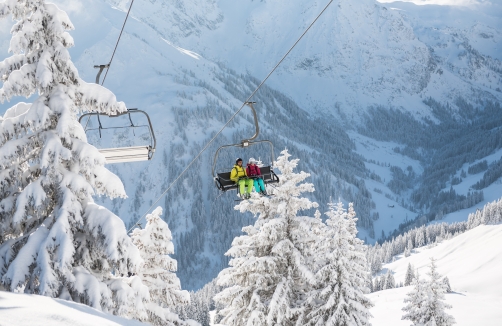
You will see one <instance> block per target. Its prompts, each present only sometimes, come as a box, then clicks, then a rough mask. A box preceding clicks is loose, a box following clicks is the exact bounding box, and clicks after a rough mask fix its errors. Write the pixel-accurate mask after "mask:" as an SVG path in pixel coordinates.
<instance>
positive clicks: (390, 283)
mask: <svg viewBox="0 0 502 326" xmlns="http://www.w3.org/2000/svg"><path fill="white" fill-rule="evenodd" d="M395 287H396V280H395V279H394V275H392V271H391V270H390V269H389V270H387V274H386V275H385V285H384V290H387V289H393V288H395Z"/></svg>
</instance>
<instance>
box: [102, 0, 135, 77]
mask: <svg viewBox="0 0 502 326" xmlns="http://www.w3.org/2000/svg"><path fill="white" fill-rule="evenodd" d="M133 4H134V0H131V4H130V5H129V10H127V15H126V17H125V19H124V23H123V24H122V29H121V30H120V34H119V37H118V38H117V43H115V49H113V53H112V57H111V58H110V62H109V63H108V65H107V67H106V72H105V76H104V77H103V81H102V82H101V86H103V84H104V83H105V79H106V76H107V75H108V70H110V66H111V65H112V61H113V57H114V56H115V52H116V51H117V47H118V46H119V42H120V38H121V37H122V32H123V31H124V28H125V25H126V23H127V18H129V13H130V12H131V9H132V5H133Z"/></svg>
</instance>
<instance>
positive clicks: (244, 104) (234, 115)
mask: <svg viewBox="0 0 502 326" xmlns="http://www.w3.org/2000/svg"><path fill="white" fill-rule="evenodd" d="M132 1H133V2H134V0H132ZM332 2H333V0H330V1H329V3H328V4H327V5H326V6H325V7H324V9H323V10H322V11H321V12H320V13H319V15H317V17H316V18H315V19H314V20H313V21H312V23H311V24H310V25H309V26H308V27H307V29H305V31H304V32H303V34H302V35H301V36H300V37H299V38H298V39H297V40H296V42H295V43H294V44H293V46H291V48H290V49H289V50H288V52H286V54H285V55H284V56H283V57H282V58H281V60H280V61H279V62H278V63H277V64H276V65H275V67H274V68H273V69H272V70H271V71H270V73H269V74H268V75H267V76H266V77H265V79H263V81H262V82H261V83H260V84H259V85H258V87H256V89H255V90H254V91H253V93H251V95H250V96H249V97H248V98H247V99H246V100H245V101H244V103H242V106H241V107H240V108H239V109H238V110H237V111H235V113H234V114H233V115H232V117H230V119H229V120H228V121H227V123H225V124H224V125H223V127H221V129H220V130H219V131H218V132H217V133H216V134H215V135H214V136H213V138H211V140H210V141H209V142H208V143H207V144H206V146H204V148H203V149H202V150H201V151H200V152H199V153H198V154H197V156H195V157H194V159H193V160H192V161H191V162H190V163H189V164H188V165H187V166H186V167H185V169H184V170H183V171H181V173H180V174H179V175H178V177H177V178H176V179H174V180H173V181H172V182H171V184H170V185H169V187H167V189H166V190H165V191H164V192H163V193H162V194H161V195H160V196H159V197H158V198H157V200H155V202H154V203H153V204H152V205H151V206H150V208H148V210H147V211H146V212H145V214H143V215H142V216H141V217H140V218H139V219H138V220H137V221H136V223H134V225H133V226H132V227H131V228H130V229H129V230H127V233H129V232H131V230H132V229H133V228H134V227H135V226H136V225H137V224H138V223H139V222H140V221H141V220H142V219H143V218H144V217H145V216H146V215H147V214H148V212H149V211H150V210H151V209H152V208H153V207H154V206H155V205H156V204H157V203H158V202H159V200H160V199H161V198H162V197H164V195H165V194H166V193H167V192H168V191H169V190H170V189H171V188H172V186H173V185H174V184H175V183H176V182H177V181H178V180H179V179H180V178H181V176H182V175H183V174H185V172H186V171H188V169H189V168H190V167H191V166H192V164H193V163H195V161H196V160H197V159H198V158H199V157H200V156H201V155H202V153H203V152H204V151H205V150H206V149H207V148H208V147H209V145H211V144H212V143H213V142H214V140H215V139H216V137H218V136H219V135H220V134H221V133H222V132H223V130H224V129H225V128H226V127H227V126H228V125H229V124H230V122H232V120H233V119H234V118H235V117H236V116H237V114H239V112H241V111H242V109H243V108H244V107H245V106H246V104H247V103H248V102H249V101H250V100H251V98H252V97H253V96H254V95H255V94H256V92H258V90H259V89H260V88H261V87H262V86H263V84H264V83H265V82H266V81H267V79H268V78H269V77H270V76H271V75H272V74H273V73H274V71H275V70H276V69H277V67H279V65H280V64H281V63H282V62H283V61H284V59H286V57H287V56H288V55H289V53H290V52H291V51H292V50H293V48H294V47H295V46H296V45H297V44H298V42H300V40H301V39H302V38H303V36H305V34H307V32H308V31H309V30H310V28H311V27H312V26H313V25H314V24H315V22H316V21H317V20H318V19H319V17H321V16H322V14H323V13H324V12H325V11H326V9H328V7H329V5H331V3H332ZM131 6H132V2H131ZM129 10H130V8H129ZM128 14H129V13H128ZM126 20H127V18H126ZM124 25H125V22H124ZM121 33H122V32H121ZM119 39H120V37H119ZM117 44H118V42H117ZM110 63H111V61H110ZM105 77H106V75H105ZM103 82H104V80H103Z"/></svg>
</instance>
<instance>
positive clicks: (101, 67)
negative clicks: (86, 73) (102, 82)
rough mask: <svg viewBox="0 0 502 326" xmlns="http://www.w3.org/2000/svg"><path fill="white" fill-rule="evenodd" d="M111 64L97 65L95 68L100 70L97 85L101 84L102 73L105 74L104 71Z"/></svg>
mask: <svg viewBox="0 0 502 326" xmlns="http://www.w3.org/2000/svg"><path fill="white" fill-rule="evenodd" d="M109 67H110V64H106V65H95V66H94V68H99V71H98V74H97V75H96V84H99V77H100V76H101V73H102V72H103V69H105V68H109Z"/></svg>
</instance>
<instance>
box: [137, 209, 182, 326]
mask: <svg viewBox="0 0 502 326" xmlns="http://www.w3.org/2000/svg"><path fill="white" fill-rule="evenodd" d="M161 215H162V208H161V207H157V208H156V209H155V210H154V211H153V212H152V214H148V215H147V216H146V226H145V228H144V229H139V228H137V229H134V231H133V234H132V239H133V243H134V244H135V245H136V247H138V249H139V251H140V254H141V258H143V264H142V265H141V266H140V268H139V270H138V277H139V278H140V279H141V280H142V283H143V284H144V285H146V286H147V287H148V289H149V292H150V298H149V300H148V301H147V302H146V310H147V312H148V317H149V321H150V322H151V323H152V324H153V325H184V324H185V322H184V321H182V320H181V319H180V318H179V317H178V316H177V314H176V313H174V312H173V310H174V308H175V307H176V306H178V305H187V304H189V303H190V294H189V293H188V292H187V291H182V290H181V285H180V280H179V279H178V277H177V276H176V274H175V273H174V272H175V271H176V270H177V269H178V268H177V267H178V266H177V262H176V260H175V259H173V258H171V257H169V255H171V254H173V253H174V245H173V243H172V236H171V231H170V230H169V227H168V225H167V223H166V222H164V221H163V220H162V219H161V218H160V216H161Z"/></svg>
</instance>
